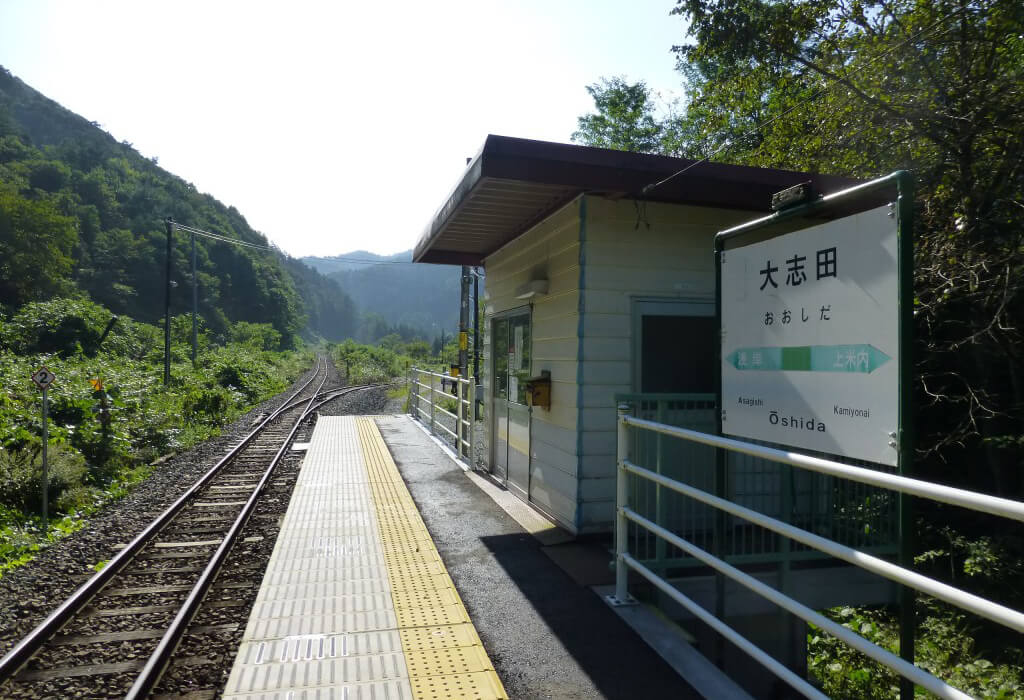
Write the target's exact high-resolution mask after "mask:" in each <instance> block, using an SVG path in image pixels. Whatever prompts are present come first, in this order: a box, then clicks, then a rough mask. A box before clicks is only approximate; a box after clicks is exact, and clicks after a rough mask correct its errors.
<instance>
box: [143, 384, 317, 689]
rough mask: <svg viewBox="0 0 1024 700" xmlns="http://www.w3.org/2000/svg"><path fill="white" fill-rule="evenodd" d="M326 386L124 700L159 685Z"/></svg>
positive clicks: (295, 426)
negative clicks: (251, 516) (275, 471)
mask: <svg viewBox="0 0 1024 700" xmlns="http://www.w3.org/2000/svg"><path fill="white" fill-rule="evenodd" d="M326 382H327V374H326V373H324V379H323V381H322V382H321V383H320V386H319V387H317V390H316V393H315V394H314V395H313V396H311V397H310V398H309V401H308V403H306V408H305V409H303V411H302V414H301V415H300V416H299V417H298V418H297V419H296V420H295V423H294V424H293V425H292V428H291V430H290V431H288V436H287V437H286V438H285V439H284V441H283V442H282V443H281V447H280V448H279V449H278V451H277V454H275V455H274V457H273V459H271V460H270V464H269V465H268V466H267V468H266V470H264V472H263V477H262V478H261V479H260V480H259V483H257V484H256V488H254V489H253V491H252V493H251V494H250V495H249V498H248V499H247V500H246V502H245V505H244V506H242V510H241V512H240V513H239V514H238V516H237V517H236V518H235V521H234V523H232V525H231V528H230V529H229V530H228V532H227V534H225V535H224V537H223V539H221V542H220V545H219V546H218V547H217V550H216V551H215V552H214V553H213V556H212V557H210V561H209V562H208V563H207V565H206V568H205V569H203V573H202V574H200V576H199V578H198V579H197V580H196V583H195V585H194V586H193V587H192V590H191V591H190V592H189V594H188V597H187V598H186V599H185V602H184V603H182V605H181V608H179V609H178V612H177V614H176V615H175V616H174V619H173V620H172V621H171V624H170V626H168V628H167V631H166V632H164V635H163V637H161V638H160V642H159V643H158V644H157V646H156V649H154V650H153V653H152V654H150V656H149V659H147V660H146V665H145V666H144V667H143V668H142V671H141V672H140V673H139V675H138V676H137V677H136V679H135V683H134V684H133V685H132V687H131V689H130V690H129V691H128V694H127V695H125V698H126V700H138V699H139V698H144V697H146V696H148V695H149V693H150V691H152V690H153V688H155V687H156V684H157V683H158V682H159V681H160V677H161V676H162V675H163V672H164V670H165V669H166V668H167V665H168V663H169V662H170V660H171V658H172V657H173V656H174V652H175V651H176V650H177V648H178V644H179V643H180V642H181V639H182V637H184V636H185V630H186V629H187V628H188V625H189V623H190V622H191V621H192V618H193V617H194V616H195V614H196V612H197V611H198V610H199V606H200V605H201V604H202V602H203V598H205V597H206V592H207V591H208V590H209V588H210V586H212V585H213V581H214V578H216V576H217V573H218V572H219V571H220V568H221V566H223V564H224V560H225V559H227V557H228V554H229V553H230V552H231V548H232V547H233V546H234V544H235V540H237V539H238V535H239V534H240V533H241V532H242V529H243V528H244V527H245V525H246V523H247V522H248V521H249V516H250V515H252V512H253V511H254V510H256V504H257V502H258V501H259V499H260V496H261V495H262V494H263V489H264V488H265V487H266V485H267V483H268V482H269V481H270V477H271V476H272V475H273V473H274V470H275V469H276V468H277V465H278V464H279V463H280V461H281V459H282V458H283V457H284V455H285V452H287V451H288V446H289V445H290V444H291V441H292V438H294V437H295V433H297V432H298V431H299V428H300V427H301V426H302V423H303V422H304V421H305V420H306V418H308V417H309V415H310V412H311V411H310V407H311V406H312V405H313V402H314V401H316V399H317V395H318V394H319V393H320V389H321V388H322V387H323V385H324V384H325V383H326Z"/></svg>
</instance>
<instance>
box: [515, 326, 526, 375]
mask: <svg viewBox="0 0 1024 700" xmlns="http://www.w3.org/2000/svg"><path fill="white" fill-rule="evenodd" d="M514 333H515V343H516V344H515V349H516V353H517V356H518V358H519V361H520V362H522V365H518V364H517V365H513V367H514V368H515V369H527V367H526V353H525V352H523V327H522V326H516V327H515V331H514Z"/></svg>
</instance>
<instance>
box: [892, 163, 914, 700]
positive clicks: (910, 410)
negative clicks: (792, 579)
mask: <svg viewBox="0 0 1024 700" xmlns="http://www.w3.org/2000/svg"><path fill="white" fill-rule="evenodd" d="M896 186H897V196H896V211H895V212H894V214H895V216H896V236H897V241H898V248H897V250H898V258H897V266H898V267H899V273H898V274H899V289H900V294H899V324H900V333H899V344H900V346H899V347H900V349H899V356H900V367H899V375H900V394H899V401H900V407H899V426H898V428H897V433H896V445H897V455H898V459H899V473H900V475H902V476H907V477H913V471H914V469H913V466H914V440H915V437H914V403H913V401H914V398H913V397H914V390H913V387H914V357H913V352H912V351H913V337H914V236H913V231H914V178H913V175H911V174H910V173H909V172H906V171H900V172H898V173H896ZM913 503H914V499H913V496H909V495H907V494H905V493H901V494H900V495H899V513H900V526H899V527H900V551H899V563H900V566H902V567H904V568H906V569H913V568H914V549H915V545H916V543H915V539H916V538H915V537H914V511H913ZM916 597H917V596H916V592H915V590H914V589H913V588H911V587H910V586H907V585H902V586H900V657H901V658H903V659H904V660H905V661H908V662H910V663H914V645H915V639H914V638H915V635H916V626H917V621H916V619H915V614H914V608H915V607H916V600H915V599H916ZM900 698H901V700H913V698H914V684H913V683H912V682H911V681H910V680H908V679H906V678H903V677H902V676H901V677H900Z"/></svg>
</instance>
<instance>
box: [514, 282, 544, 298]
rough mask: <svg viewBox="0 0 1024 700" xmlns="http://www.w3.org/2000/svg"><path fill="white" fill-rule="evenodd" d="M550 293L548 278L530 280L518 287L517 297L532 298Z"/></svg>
mask: <svg viewBox="0 0 1024 700" xmlns="http://www.w3.org/2000/svg"><path fill="white" fill-rule="evenodd" d="M547 293H548V281H547V280H530V281H529V282H527V283H526V284H524V285H521V286H519V287H516V293H515V297H516V299H532V298H534V297H540V296H544V295H545V294H547Z"/></svg>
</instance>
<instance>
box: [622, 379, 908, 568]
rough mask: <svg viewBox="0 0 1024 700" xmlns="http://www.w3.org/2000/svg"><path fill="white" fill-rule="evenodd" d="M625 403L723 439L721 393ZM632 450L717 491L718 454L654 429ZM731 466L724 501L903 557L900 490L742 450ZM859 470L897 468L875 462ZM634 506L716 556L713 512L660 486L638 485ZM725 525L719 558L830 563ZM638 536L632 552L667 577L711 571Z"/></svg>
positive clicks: (729, 458)
mask: <svg viewBox="0 0 1024 700" xmlns="http://www.w3.org/2000/svg"><path fill="white" fill-rule="evenodd" d="M615 402H616V404H628V405H629V407H630V413H631V415H632V416H634V417H636V418H643V419H646V420H651V421H655V422H657V423H662V424H665V425H672V426H675V427H678V428H687V429H690V430H694V431H697V432H702V433H714V432H715V431H716V428H717V414H718V401H717V399H716V397H715V395H714V394H710V393H690V394H664V393H628V394H616V395H615ZM752 442H753V443H754V444H765V443H759V442H757V441H752ZM629 450H630V455H631V460H632V461H633V463H634V464H637V465H639V466H641V467H646V468H649V469H651V470H652V471H655V472H657V473H658V474H660V475H662V476H666V477H669V478H671V479H675V480H677V481H681V482H683V483H685V484H688V485H690V486H694V487H697V488H700V489H703V490H706V491H714V490H715V479H716V473H715V450H714V448H712V447H708V446H706V445H701V444H698V443H695V442H691V441H683V440H672V439H670V438H668V437H666V436H664V435H662V434H661V433H656V432H652V431H632V432H631V434H630V444H629ZM820 456H824V455H820ZM724 461H725V464H724V474H723V475H722V477H723V483H722V484H721V488H722V492H716V493H718V495H720V496H721V495H724V496H726V497H727V498H729V499H731V500H733V501H735V502H736V503H739V504H740V505H743V506H746V507H747V508H750V509H752V510H756V511H759V512H761V513H764V514H766V515H771V516H774V517H777V518H779V519H781V520H785V521H786V522H789V523H791V524H795V525H799V526H800V527H802V528H804V529H806V530H810V531H811V532H814V533H816V534H818V535H822V536H826V537H829V538H830V539H833V540H836V541H837V542H840V543H842V544H845V545H849V546H851V547H856V548H857V549H859V550H861V551H868V552H871V553H872V554H876V555H879V554H895V553H896V552H897V551H898V528H897V524H898V519H897V514H898V499H897V498H896V497H895V495H894V494H892V493H891V492H890V491H887V490H886V489H882V488H878V487H874V486H868V485H865V484H860V483H856V482H850V481H848V480H845V479H837V478H834V477H832V476H829V475H826V474H819V473H815V472H810V471H806V470H800V469H794V468H792V467H790V466H789V465H786V464H779V463H776V462H772V461H769V460H766V459H762V458H759V457H754V456H750V455H746V454H741V453H739V452H731V453H727V454H726V457H725V460H724ZM852 463H853V464H856V465H860V466H866V467H870V468H872V469H876V470H879V469H881V470H885V471H887V472H894V471H895V469H894V468H891V467H887V466H882V465H877V464H869V463H867V462H859V461H853V462H852ZM630 499H631V501H632V503H633V509H634V510H636V511H637V512H639V513H640V514H641V515H645V516H647V517H650V518H651V519H653V520H655V521H656V522H658V523H659V524H660V525H662V526H664V527H665V528H666V529H668V530H670V531H672V532H674V533H675V534H677V535H680V536H681V537H683V538H684V539H686V540H688V541H690V542H693V543H694V544H697V545H699V546H701V547H703V548H705V549H708V548H709V547H710V546H711V544H712V542H714V541H715V535H716V533H715V529H716V527H719V525H720V522H719V521H717V520H716V510H715V509H714V508H711V507H710V506H707V505H705V504H703V503H700V502H699V501H696V500H694V499H692V498H689V497H684V496H682V495H680V494H677V493H676V492H674V491H671V490H670V489H664V488H661V487H659V486H658V485H657V484H655V483H654V482H650V481H645V482H643V483H634V484H633V485H632V488H631V491H630ZM724 525H725V528H724V531H723V532H720V533H718V534H720V536H719V537H718V538H717V542H716V544H717V546H718V547H719V549H718V550H717V552H718V553H719V554H720V555H721V556H722V558H724V559H725V560H726V561H728V562H729V563H731V564H744V565H746V564H779V563H786V562H795V561H809V560H814V559H818V560H820V559H825V558H827V555H825V554H822V553H821V552H818V551H817V550H815V549H813V548H811V547H806V546H804V545H802V544H800V543H798V542H796V543H795V542H790V540H789V539H788V538H785V537H781V536H779V535H778V534H777V533H775V532H772V531H771V530H769V529H766V528H763V527H761V526H759V525H756V524H753V523H751V522H749V521H747V520H745V519H743V518H738V517H736V516H732V515H727V516H725V521H724ZM631 535H632V537H633V539H632V541H631V543H630V551H631V552H633V555H634V556H635V557H636V558H637V559H639V560H640V561H641V562H642V563H643V564H644V565H645V566H647V567H648V568H650V569H652V570H654V571H657V572H659V573H662V574H665V573H666V572H670V571H682V570H683V569H694V568H697V567H703V566H704V564H703V563H701V561H700V560H699V559H696V558H694V557H691V556H688V555H687V554H686V553H685V552H684V551H683V550H681V549H679V548H678V547H674V546H672V545H670V544H668V543H667V542H666V541H665V540H664V539H663V538H661V537H656V536H655V535H653V534H651V533H649V532H647V531H646V530H642V529H640V528H636V529H634V530H633V531H632V532H631Z"/></svg>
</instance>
